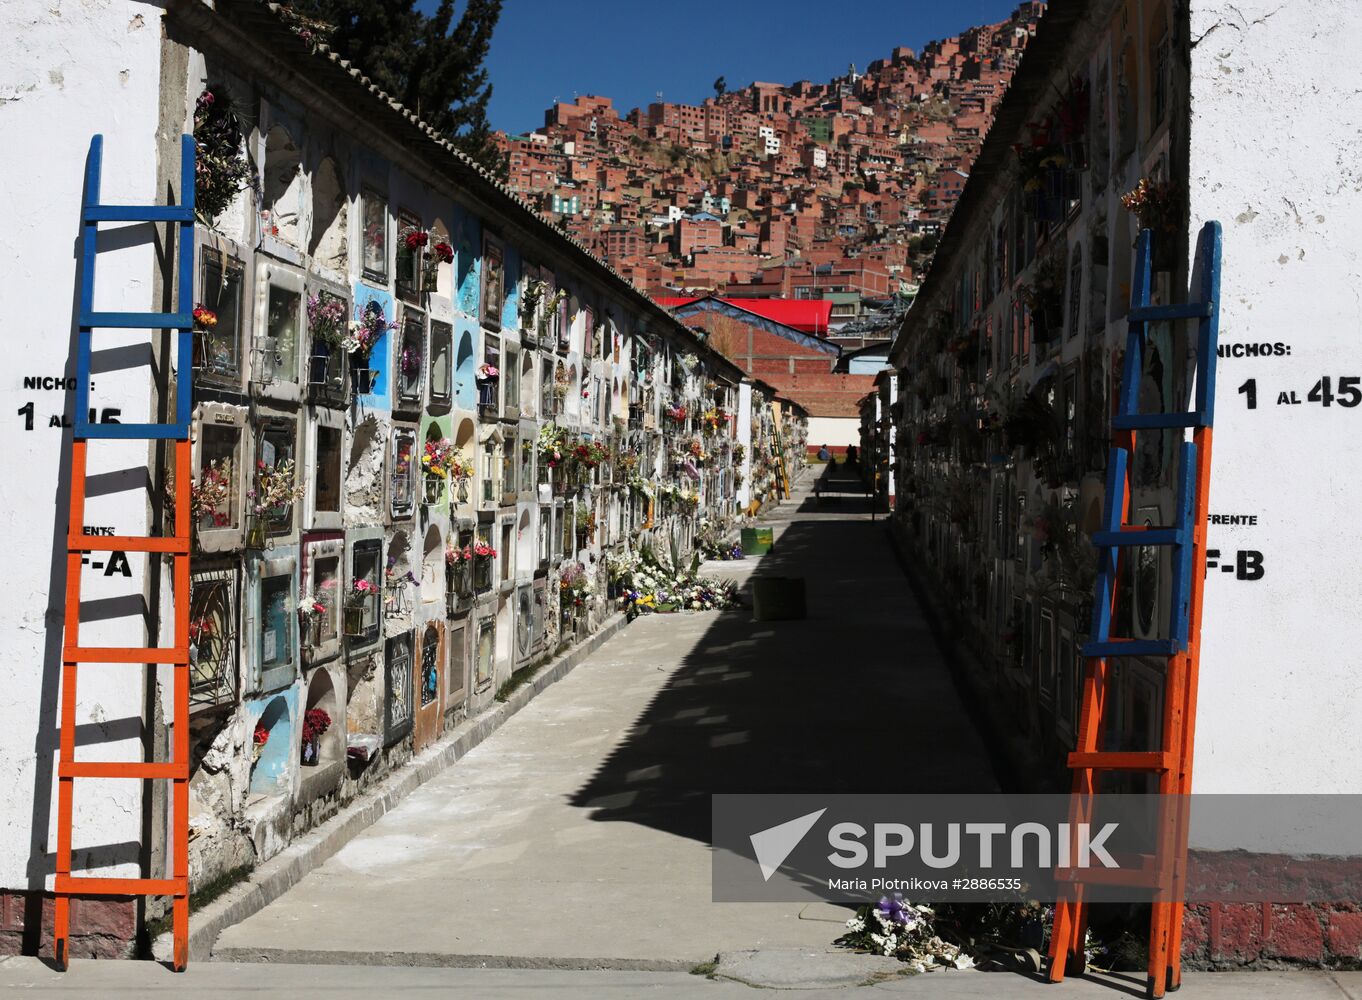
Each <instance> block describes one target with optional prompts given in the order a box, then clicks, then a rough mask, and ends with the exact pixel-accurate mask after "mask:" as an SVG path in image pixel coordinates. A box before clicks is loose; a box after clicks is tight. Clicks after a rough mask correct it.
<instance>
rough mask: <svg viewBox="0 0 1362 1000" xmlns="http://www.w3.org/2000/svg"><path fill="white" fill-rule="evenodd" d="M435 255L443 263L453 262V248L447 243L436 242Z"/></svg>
mask: <svg viewBox="0 0 1362 1000" xmlns="http://www.w3.org/2000/svg"><path fill="white" fill-rule="evenodd" d="M435 256H436V257H439V258H440V260H441V262H443V263H445V264H452V263H454V248H453V247H452V246H450V245H449V244H448V243H436V244H435Z"/></svg>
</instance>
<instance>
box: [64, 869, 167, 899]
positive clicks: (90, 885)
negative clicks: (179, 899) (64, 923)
mask: <svg viewBox="0 0 1362 1000" xmlns="http://www.w3.org/2000/svg"><path fill="white" fill-rule="evenodd" d="M52 888H53V889H54V890H55V891H57V892H60V893H64V894H65V895H68V896H81V895H88V896H187V895H189V879H187V878H96V877H94V876H84V877H77V876H75V875H63V874H61V873H60V872H59V873H58V874H57V875H56V876H55V878H54V880H53V883H52Z"/></svg>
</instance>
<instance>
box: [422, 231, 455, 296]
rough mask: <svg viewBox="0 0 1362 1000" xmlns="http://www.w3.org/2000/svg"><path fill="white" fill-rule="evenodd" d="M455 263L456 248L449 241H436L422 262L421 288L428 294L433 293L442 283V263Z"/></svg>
mask: <svg viewBox="0 0 1362 1000" xmlns="http://www.w3.org/2000/svg"><path fill="white" fill-rule="evenodd" d="M452 263H454V248H453V247H452V246H450V245H449V244H448V243H443V242H441V243H436V244H435V245H434V246H433V247H431V248H430V250H429V252H427V253H426V256H425V260H424V261H423V262H422V264H421V288H422V290H423V291H424V292H425V293H426V294H427V295H429V294H431V293H433V292H434V291H435V290H436V289H437V288H438V287H439V284H440V265H441V264H452Z"/></svg>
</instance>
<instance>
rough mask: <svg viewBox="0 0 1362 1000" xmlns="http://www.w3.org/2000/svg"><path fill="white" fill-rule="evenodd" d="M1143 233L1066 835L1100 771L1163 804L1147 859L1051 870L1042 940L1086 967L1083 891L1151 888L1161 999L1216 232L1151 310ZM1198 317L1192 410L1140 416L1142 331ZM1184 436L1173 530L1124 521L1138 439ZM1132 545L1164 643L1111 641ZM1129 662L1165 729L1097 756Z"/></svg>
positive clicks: (1191, 669) (1192, 671)
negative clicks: (1121, 663)
mask: <svg viewBox="0 0 1362 1000" xmlns="http://www.w3.org/2000/svg"><path fill="white" fill-rule="evenodd" d="M1150 240H1151V234H1150V232H1149V230H1144V231H1143V232H1141V233H1140V237H1139V240H1138V242H1137V243H1136V251H1135V274H1134V280H1133V282H1132V288H1131V302H1130V313H1129V317H1128V318H1129V331H1128V334H1127V339H1126V353H1125V359H1124V366H1123V369H1122V375H1121V393H1120V401H1119V404H1118V406H1117V411H1116V413H1115V414H1114V415H1113V416H1112V431H1113V433H1112V448H1111V457H1110V460H1109V461H1108V463H1107V484H1106V487H1107V489H1106V509H1105V511H1104V512H1103V519H1102V530H1100V531H1098V532H1096V533H1095V534H1094V535H1093V539H1092V541H1093V545H1094V546H1095V547H1096V548H1097V550H1098V571H1097V588H1096V590H1097V593H1096V599H1095V601H1094V604H1093V622H1092V638H1093V641H1092V642H1089V643H1086V644H1084V647H1083V656H1084V657H1085V660H1086V670H1085V673H1084V678H1083V693H1082V703H1081V711H1080V716H1079V726H1078V739H1077V746H1076V748H1075V750H1074V752H1073V753H1071V754H1069V767H1070V768H1072V769H1073V772H1074V778H1073V794H1072V798H1071V800H1070V812H1069V819H1070V827H1069V828H1070V829H1071V830H1076V829H1078V824H1080V823H1089V822H1091V820H1092V814H1093V804H1094V803H1093V799H1094V797H1095V796H1096V795H1097V793H1098V781H1097V775H1098V774H1099V773H1100V772H1103V771H1107V772H1111V771H1126V772H1144V773H1149V774H1156V775H1158V785H1159V787H1158V794H1159V795H1160V796H1162V799H1161V806H1160V809H1159V816H1158V825H1157V830H1156V835H1155V845H1154V854H1153V855H1152V856H1151V855H1146V856H1144V857H1142V858H1141V859H1140V860H1141V865H1140V866H1139V867H1137V868H1134V869H1124V868H1123V869H1102V868H1092V869H1086V868H1062V869H1060V870H1058V871H1057V872H1056V878H1057V880H1058V881H1059V882H1060V884H1061V885H1066V886H1067V888H1068V892H1067V898H1063V899H1061V900H1059V902H1058V903H1057V904H1056V906H1055V920H1054V926H1053V927H1052V929H1051V934H1050V961H1049V978H1050V981H1051V982H1059V981H1060V980H1062V979H1063V978H1064V975H1065V972H1066V971H1069V972H1081V971H1082V969H1083V966H1084V962H1085V955H1084V942H1085V939H1086V936H1087V909H1086V905H1085V902H1084V898H1083V884H1084V883H1087V884H1096V883H1098V882H1102V883H1106V884H1122V885H1131V886H1140V887H1145V888H1148V889H1150V890H1152V891H1153V897H1152V899H1153V902H1152V906H1151V912H1150V926H1149V966H1148V978H1147V979H1146V991H1147V994H1148V995H1149V996H1150V997H1161V996H1163V995H1164V992H1165V991H1166V990H1175V989H1177V988H1178V986H1179V985H1181V977H1182V955H1181V953H1182V916H1183V898H1182V897H1183V888H1184V880H1185V877H1186V856H1187V815H1186V813H1187V810H1186V807H1185V804H1186V802H1187V799H1186V796H1188V795H1189V794H1190V793H1191V788H1192V751H1193V739H1194V736H1195V733H1196V698H1197V673H1198V669H1199V665H1200V653H1201V641H1200V640H1201V601H1202V590H1203V586H1204V583H1205V578H1206V523H1207V520H1208V513H1209V506H1208V505H1209V497H1210V492H1209V491H1210V478H1211V430H1212V424H1213V422H1214V420H1213V418H1214V412H1215V364H1216V339H1217V332H1218V321H1219V300H1220V255H1221V233H1220V224H1219V223H1217V222H1208V223H1206V224H1205V226H1203V227H1202V230H1201V233H1200V236H1199V237H1198V239H1197V249H1196V255H1195V258H1194V260H1195V264H1196V269H1195V271H1196V274H1195V277H1197V278H1198V280H1199V295H1200V298H1199V300H1198V301H1196V302H1191V303H1186V304H1177V305H1150V302H1149V296H1150V288H1149V286H1150V271H1151V269H1150ZM1190 319H1195V320H1196V321H1197V324H1198V326H1197V345H1196V349H1197V378H1196V392H1195V401H1194V404H1193V409H1191V410H1189V411H1185V412H1175V413H1140V412H1138V396H1139V384H1140V378H1141V375H1142V374H1143V369H1144V366H1143V357H1144V349H1145V338H1146V335H1147V332H1146V325H1147V324H1148V323H1153V322H1168V321H1177V320H1190ZM1188 429H1190V430H1191V431H1192V440H1191V441H1190V442H1187V441H1184V442H1183V443H1182V445H1181V448H1180V452H1179V456H1178V463H1177V464H1178V469H1177V476H1178V478H1177V504H1178V507H1177V514H1176V523H1175V525H1174V526H1173V527H1171V528H1165V527H1160V528H1152V527H1149V528H1147V527H1141V526H1137V525H1132V524H1130V523H1129V521H1130V497H1131V482H1130V469H1129V460H1130V458H1131V456H1132V455H1134V453H1135V435H1136V432H1138V431H1172V430H1176V431H1178V432H1179V433H1183V432H1185V431H1186V430H1188ZM1130 546H1161V547H1167V548H1170V549H1171V550H1172V553H1173V559H1174V565H1173V573H1172V577H1173V583H1172V593H1171V600H1170V604H1171V621H1170V623H1169V629H1168V633H1169V637H1168V638H1166V639H1123V638H1114V637H1112V636H1111V634H1110V633H1111V624H1112V621H1111V620H1112V616H1113V614H1114V612H1115V608H1116V588H1117V582H1118V579H1119V574H1118V570H1119V567H1120V551H1121V550H1122V549H1123V548H1128V547H1130ZM1126 656H1154V657H1165V658H1166V665H1165V673H1164V695H1163V732H1162V738H1161V746H1160V747H1159V748H1158V749H1157V750H1152V751H1136V752H1113V751H1106V750H1103V749H1102V743H1103V736H1104V735H1105V731H1106V728H1107V722H1108V714H1109V713H1108V707H1109V706H1108V701H1109V699H1110V697H1111V694H1112V682H1113V676H1112V671H1111V669H1110V664H1109V662H1108V661H1109V660H1110V659H1113V658H1117V657H1126Z"/></svg>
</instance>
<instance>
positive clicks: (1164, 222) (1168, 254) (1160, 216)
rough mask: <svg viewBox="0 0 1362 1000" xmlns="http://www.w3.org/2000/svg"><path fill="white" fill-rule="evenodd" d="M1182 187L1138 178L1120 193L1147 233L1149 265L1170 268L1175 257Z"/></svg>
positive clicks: (1166, 182) (1155, 268)
mask: <svg viewBox="0 0 1362 1000" xmlns="http://www.w3.org/2000/svg"><path fill="white" fill-rule="evenodd" d="M1181 196H1182V189H1181V188H1180V187H1179V186H1178V185H1177V184H1174V183H1173V182H1172V181H1152V180H1150V179H1149V178H1148V177H1144V178H1141V179H1140V182H1139V183H1138V184H1136V185H1135V187H1134V188H1132V189H1131V190H1129V191H1127V192H1126V193H1125V194H1123V195H1121V204H1122V205H1124V206H1125V209H1126V211H1128V212H1131V213H1132V214H1134V216H1135V217H1136V218H1137V219H1138V220H1139V225H1140V228H1141V229H1148V230H1149V235H1150V257H1151V266H1152V267H1153V269H1154V270H1155V271H1171V270H1172V269H1173V265H1174V263H1175V262H1176V260H1177V253H1176V247H1177V244H1176V242H1175V241H1176V240H1177V238H1178V233H1179V230H1180V229H1181V225H1182V197H1181Z"/></svg>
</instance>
